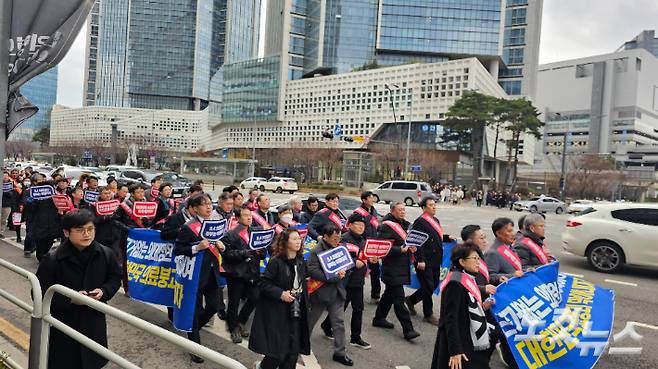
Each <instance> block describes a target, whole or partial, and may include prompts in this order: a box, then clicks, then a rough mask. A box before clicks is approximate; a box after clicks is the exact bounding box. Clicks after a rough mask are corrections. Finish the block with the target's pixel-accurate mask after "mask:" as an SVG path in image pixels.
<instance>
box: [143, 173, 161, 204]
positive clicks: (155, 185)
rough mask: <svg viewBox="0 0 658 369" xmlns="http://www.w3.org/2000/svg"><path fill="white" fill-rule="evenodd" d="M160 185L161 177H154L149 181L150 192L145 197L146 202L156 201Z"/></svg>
mask: <svg viewBox="0 0 658 369" xmlns="http://www.w3.org/2000/svg"><path fill="white" fill-rule="evenodd" d="M161 185H162V177H160V176H155V177H153V179H151V190H150V191H149V193H148V194H147V195H146V198H147V199H148V201H156V200H157V199H158V196H160V186H161Z"/></svg>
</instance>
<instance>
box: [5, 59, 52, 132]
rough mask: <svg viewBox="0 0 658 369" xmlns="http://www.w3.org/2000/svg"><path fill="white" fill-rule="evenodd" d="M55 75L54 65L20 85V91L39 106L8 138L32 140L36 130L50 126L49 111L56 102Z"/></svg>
mask: <svg viewBox="0 0 658 369" xmlns="http://www.w3.org/2000/svg"><path fill="white" fill-rule="evenodd" d="M57 75H58V71H57V67H54V68H52V69H49V70H47V71H46V72H44V73H42V74H40V75H38V76H36V77H34V78H33V79H31V80H30V81H29V82H27V83H26V84H24V85H23V86H22V87H21V93H22V94H23V95H24V96H26V97H27V98H28V99H29V100H30V102H31V103H32V104H34V105H36V106H37V107H38V108H39V112H37V113H36V114H35V115H34V116H32V117H31V118H30V119H28V120H26V121H25V122H23V123H22V124H21V125H20V126H18V128H16V129H14V131H12V133H11V135H10V136H9V139H10V140H13V141H32V137H33V136H34V134H35V133H36V132H37V131H38V130H40V129H41V128H46V127H50V113H51V112H52V110H53V106H54V105H55V103H56V102H57Z"/></svg>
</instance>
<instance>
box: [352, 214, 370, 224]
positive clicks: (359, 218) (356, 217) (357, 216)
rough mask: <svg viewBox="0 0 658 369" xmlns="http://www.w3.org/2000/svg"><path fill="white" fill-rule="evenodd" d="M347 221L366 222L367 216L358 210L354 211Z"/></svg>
mask: <svg viewBox="0 0 658 369" xmlns="http://www.w3.org/2000/svg"><path fill="white" fill-rule="evenodd" d="M347 222H348V223H350V224H351V223H355V222H361V223H364V224H365V223H366V218H365V217H364V216H363V215H361V214H359V213H357V212H353V213H352V215H350V218H349V219H348V220H347Z"/></svg>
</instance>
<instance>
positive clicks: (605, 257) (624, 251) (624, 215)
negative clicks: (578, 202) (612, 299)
mask: <svg viewBox="0 0 658 369" xmlns="http://www.w3.org/2000/svg"><path fill="white" fill-rule="evenodd" d="M656 239H658V204H593V205H592V206H591V207H590V208H589V209H587V210H584V211H582V212H581V213H580V214H579V215H577V216H575V217H572V218H571V219H569V220H568V221H567V229H566V231H565V232H564V233H562V248H563V249H564V251H566V252H568V253H570V254H573V255H576V256H583V257H586V258H587V262H588V263H589V265H590V266H591V267H592V268H594V269H595V270H597V271H599V272H602V273H615V272H617V271H619V270H620V269H621V268H622V267H623V266H624V265H625V264H635V265H642V266H652V267H656V266H658V246H656V241H655V240H656Z"/></svg>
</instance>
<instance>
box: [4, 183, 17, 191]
mask: <svg viewBox="0 0 658 369" xmlns="http://www.w3.org/2000/svg"><path fill="white" fill-rule="evenodd" d="M13 190H14V185H13V184H12V183H11V182H2V192H11V191H13Z"/></svg>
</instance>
